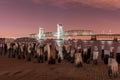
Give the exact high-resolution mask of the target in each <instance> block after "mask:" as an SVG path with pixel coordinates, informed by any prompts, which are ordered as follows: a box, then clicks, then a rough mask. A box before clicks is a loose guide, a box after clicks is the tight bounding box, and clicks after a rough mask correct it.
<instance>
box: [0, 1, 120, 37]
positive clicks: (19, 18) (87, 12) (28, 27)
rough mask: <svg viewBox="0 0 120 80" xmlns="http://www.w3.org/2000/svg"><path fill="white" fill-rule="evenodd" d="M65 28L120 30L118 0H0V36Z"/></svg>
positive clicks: (25, 34) (13, 35) (97, 30)
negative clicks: (60, 25)
mask: <svg viewBox="0 0 120 80" xmlns="http://www.w3.org/2000/svg"><path fill="white" fill-rule="evenodd" d="M57 24H62V25H63V29H64V31H67V30H81V29H82V30H83V29H84V30H93V31H94V32H95V33H102V32H103V31H104V33H108V32H109V31H111V32H112V33H118V34H119V33H120V0H0V37H23V36H28V35H29V34H31V33H38V30H39V27H42V28H44V30H45V32H56V28H57V27H56V26H57Z"/></svg>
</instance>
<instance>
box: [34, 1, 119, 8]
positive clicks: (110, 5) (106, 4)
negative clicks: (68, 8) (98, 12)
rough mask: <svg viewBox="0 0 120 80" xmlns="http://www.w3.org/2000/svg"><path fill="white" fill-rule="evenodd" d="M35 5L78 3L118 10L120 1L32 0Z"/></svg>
mask: <svg viewBox="0 0 120 80" xmlns="http://www.w3.org/2000/svg"><path fill="white" fill-rule="evenodd" d="M32 1H33V2H35V3H37V4H45V3H48V4H49V5H53V6H58V7H63V6H65V4H67V3H73V2H74V3H80V4H84V5H89V6H92V7H95V8H104V9H119V8H120V0H32Z"/></svg>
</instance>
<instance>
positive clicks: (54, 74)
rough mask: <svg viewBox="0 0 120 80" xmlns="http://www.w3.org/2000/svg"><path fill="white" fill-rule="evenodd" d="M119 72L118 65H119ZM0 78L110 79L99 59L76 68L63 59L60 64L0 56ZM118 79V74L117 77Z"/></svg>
mask: <svg viewBox="0 0 120 80" xmlns="http://www.w3.org/2000/svg"><path fill="white" fill-rule="evenodd" d="M119 73H120V65H119ZM0 80H112V79H109V77H108V74H107V65H105V64H103V62H101V61H99V63H98V65H97V66H96V65H93V64H92V62H91V64H83V67H82V68H76V67H75V66H74V64H72V63H70V62H67V61H65V60H64V61H63V62H62V63H61V64H58V63H57V64H55V65H50V64H47V62H45V63H35V62H34V61H31V62H27V61H26V60H18V59H16V58H15V59H13V58H7V57H1V56H0ZM115 80H120V74H119V76H118V78H117V79H115Z"/></svg>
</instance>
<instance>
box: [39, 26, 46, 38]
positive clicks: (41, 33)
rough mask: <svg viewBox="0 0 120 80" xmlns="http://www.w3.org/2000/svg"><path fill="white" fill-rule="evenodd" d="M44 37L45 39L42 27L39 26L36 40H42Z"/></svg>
mask: <svg viewBox="0 0 120 80" xmlns="http://www.w3.org/2000/svg"><path fill="white" fill-rule="evenodd" d="M44 39H45V34H44V29H43V28H39V34H38V40H44Z"/></svg>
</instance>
